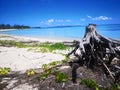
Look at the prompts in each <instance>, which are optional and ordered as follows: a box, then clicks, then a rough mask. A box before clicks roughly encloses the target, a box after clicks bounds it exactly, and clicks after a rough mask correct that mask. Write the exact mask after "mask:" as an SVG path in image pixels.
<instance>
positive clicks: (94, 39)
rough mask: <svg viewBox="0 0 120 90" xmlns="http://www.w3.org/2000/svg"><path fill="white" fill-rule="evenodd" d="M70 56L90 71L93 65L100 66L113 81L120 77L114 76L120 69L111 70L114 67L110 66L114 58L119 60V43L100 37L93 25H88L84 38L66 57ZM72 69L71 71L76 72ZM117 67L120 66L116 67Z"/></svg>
mask: <svg viewBox="0 0 120 90" xmlns="http://www.w3.org/2000/svg"><path fill="white" fill-rule="evenodd" d="M77 51H79V53H77ZM71 54H73V55H75V56H76V57H78V58H79V60H80V61H82V62H84V64H85V65H87V66H88V67H91V68H92V69H93V66H94V65H96V66H97V65H101V66H102V67H104V68H105V70H104V71H106V72H108V74H109V75H110V76H111V78H112V79H113V80H114V81H116V80H115V78H117V77H120V76H119V75H118V74H117V75H116V76H117V77H116V76H115V73H116V71H117V73H118V72H120V69H117V70H115V71H114V70H113V71H112V70H111V68H112V69H113V68H115V67H114V66H115V65H112V64H111V62H112V60H113V59H114V58H115V57H117V58H118V59H120V41H119V40H114V39H111V38H108V37H105V36H102V35H100V34H99V33H98V32H97V30H96V25H95V24H89V25H88V26H87V27H86V31H85V35H84V37H83V38H82V39H81V40H80V41H77V43H76V47H75V49H74V50H73V51H71V52H70V53H69V54H68V56H70V55H71ZM118 62H120V60H118ZM73 66H74V65H73ZM74 67H75V66H74ZM74 67H73V68H72V69H73V70H76V68H74ZM117 67H120V66H119V65H117ZM106 72H105V73H106ZM113 72H114V74H113ZM75 77H76V76H75Z"/></svg>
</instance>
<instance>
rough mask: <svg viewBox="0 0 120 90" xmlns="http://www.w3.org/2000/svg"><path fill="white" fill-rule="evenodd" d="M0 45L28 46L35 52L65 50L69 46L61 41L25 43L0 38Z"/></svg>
mask: <svg viewBox="0 0 120 90" xmlns="http://www.w3.org/2000/svg"><path fill="white" fill-rule="evenodd" d="M0 46H6V47H18V48H28V50H34V51H37V52H42V53H45V52H53V51H55V50H66V49H69V48H70V47H68V46H65V45H64V44H63V43H49V42H45V43H40V42H36V43H34V42H33V43H25V42H21V41H19V42H18V41H12V40H0Z"/></svg>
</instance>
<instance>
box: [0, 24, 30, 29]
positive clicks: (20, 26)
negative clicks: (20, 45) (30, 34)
mask: <svg viewBox="0 0 120 90" xmlns="http://www.w3.org/2000/svg"><path fill="white" fill-rule="evenodd" d="M26 28H30V26H26V25H10V24H0V29H26Z"/></svg>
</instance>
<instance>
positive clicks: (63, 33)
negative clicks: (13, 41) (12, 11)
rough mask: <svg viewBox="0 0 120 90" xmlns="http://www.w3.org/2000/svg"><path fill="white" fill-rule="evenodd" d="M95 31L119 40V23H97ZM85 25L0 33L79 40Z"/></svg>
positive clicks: (2, 32) (1, 32) (0, 32)
mask: <svg viewBox="0 0 120 90" xmlns="http://www.w3.org/2000/svg"><path fill="white" fill-rule="evenodd" d="M97 31H98V33H100V34H101V35H104V36H106V37H110V38H113V39H118V40H120V24H114V25H98V26H97ZM84 33H85V27H83V26H82V27H64V28H43V29H35V28H32V29H24V30H21V29H20V30H10V31H0V34H8V35H15V36H26V37H34V38H53V39H74V40H79V39H80V38H82V37H83V36H84Z"/></svg>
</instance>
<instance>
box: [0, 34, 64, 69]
mask: <svg viewBox="0 0 120 90" xmlns="http://www.w3.org/2000/svg"><path fill="white" fill-rule="evenodd" d="M0 40H15V41H40V42H46V41H49V42H60V41H61V42H63V41H64V40H59V41H58V40H50V39H40V38H36V39H35V38H30V37H17V36H8V35H3V34H0ZM64 52H65V51H64ZM64 58H65V57H64V56H62V55H61V54H53V53H41V52H34V51H28V50H27V48H16V47H2V46H0V67H10V68H11V69H12V71H26V70H28V69H35V68H41V66H42V64H45V63H49V62H52V61H57V60H63V59H64Z"/></svg>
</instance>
